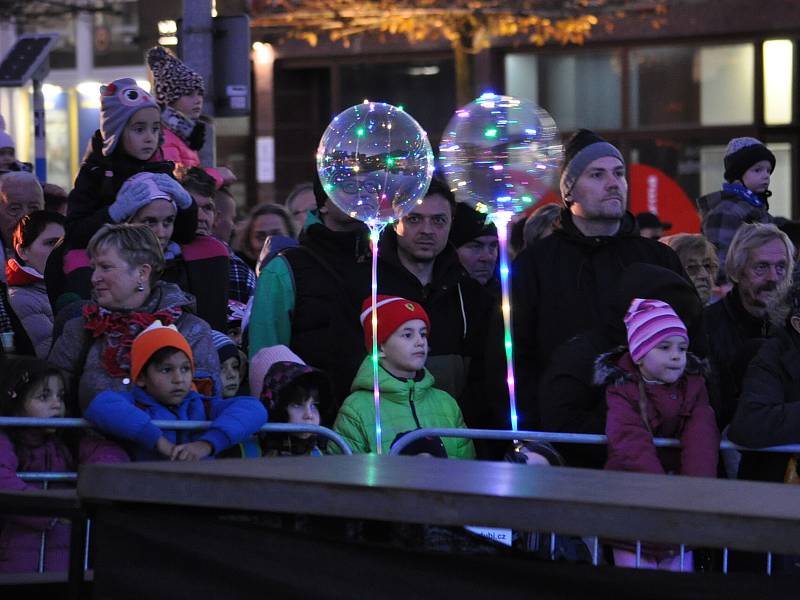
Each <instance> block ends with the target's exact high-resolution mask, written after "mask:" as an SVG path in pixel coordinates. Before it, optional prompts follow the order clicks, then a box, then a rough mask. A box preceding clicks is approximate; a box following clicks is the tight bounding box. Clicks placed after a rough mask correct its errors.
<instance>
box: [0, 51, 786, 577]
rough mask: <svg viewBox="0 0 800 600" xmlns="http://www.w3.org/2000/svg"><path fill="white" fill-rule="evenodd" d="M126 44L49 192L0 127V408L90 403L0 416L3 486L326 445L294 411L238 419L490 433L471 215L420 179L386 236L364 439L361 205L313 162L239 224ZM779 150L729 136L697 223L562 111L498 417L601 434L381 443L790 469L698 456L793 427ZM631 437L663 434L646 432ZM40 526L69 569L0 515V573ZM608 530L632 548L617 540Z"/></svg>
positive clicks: (197, 136) (766, 441)
mask: <svg viewBox="0 0 800 600" xmlns="http://www.w3.org/2000/svg"><path fill="white" fill-rule="evenodd" d="M147 62H148V66H149V67H150V70H151V75H152V81H153V86H152V89H153V90H154V93H153V94H151V93H149V92H147V91H145V90H144V89H142V88H140V87H139V86H138V85H137V84H136V82H135V81H134V80H133V79H130V78H122V79H117V80H115V81H113V82H111V83H109V84H107V85H104V86H102V87H101V89H100V104H101V111H100V127H99V129H98V130H97V132H96V133H95V135H94V136H93V137H92V139H91V140H90V142H89V146H88V148H87V152H86V155H85V157H84V160H83V163H82V165H81V168H80V172H79V173H78V176H77V178H76V180H75V184H74V187H73V189H72V190H70V191H69V193H68V194H67V193H66V192H65V191H64V190H59V189H58V188H57V186H53V185H52V184H43V183H42V182H39V181H38V180H37V179H36V177H35V176H34V175H33V174H31V172H30V168H29V165H26V164H24V163H21V162H19V161H18V160H17V158H16V154H15V146H14V140H13V139H12V138H11V137H10V136H9V135H8V134H7V133H5V132H4V131H0V146H2V147H0V171H2V175H0V236H2V245H0V251H1V252H3V253H4V260H5V264H6V269H5V272H4V274H3V277H2V289H0V341H2V352H3V358H2V361H3V363H2V365H0V371H1V372H0V414H2V415H3V416H22V417H39V418H43V417H44V418H52V417H64V416H66V415H69V416H82V417H84V418H86V419H87V420H88V421H89V422H91V423H92V424H93V426H94V429H92V430H89V431H85V432H82V433H81V434H80V435H79V436H77V437H76V436H72V435H68V434H66V433H65V432H64V431H62V430H59V429H49V428H23V429H14V428H8V429H5V430H4V431H0V488H2V489H28V488H31V487H36V485H37V484H33V483H25V482H24V481H23V480H22V479H20V478H19V477H18V476H17V472H18V471H31V470H33V471H46V470H53V471H62V470H68V469H74V468H75V466H76V465H77V464H79V463H88V462H124V461H129V460H158V459H165V460H199V459H206V458H213V457H226V458H240V459H246V458H251V457H258V456H270V457H272V456H286V455H309V456H317V455H321V454H326V453H332V452H336V451H337V448H336V447H335V446H334V445H332V444H327V443H326V441H325V440H324V439H322V438H318V437H317V436H316V435H315V434H314V433H313V431H307V432H304V433H294V434H281V435H275V434H272V435H267V434H264V433H263V432H259V430H260V428H261V426H262V425H263V424H264V423H266V422H267V421H269V422H288V423H293V424H298V425H312V426H317V425H325V426H328V427H332V428H333V429H334V430H335V431H337V432H338V433H339V434H341V435H342V437H343V438H344V439H345V440H346V441H347V443H348V444H349V445H350V447H351V448H352V449H353V451H354V452H376V451H378V450H380V451H381V452H383V453H388V452H389V451H390V450H391V448H392V447H393V445H394V444H395V443H396V442H397V440H399V439H400V438H402V437H403V436H404V435H405V434H407V433H408V432H409V431H412V430H415V429H419V428H426V427H449V428H463V427H471V428H501V429H508V428H509V427H510V421H509V414H508V400H507V387H506V377H505V373H506V368H505V351H504V347H503V344H504V342H503V329H502V327H503V325H502V315H501V312H500V286H499V281H498V265H497V260H498V233H497V229H496V227H495V225H493V224H491V223H487V222H486V218H485V215H482V214H480V213H478V212H476V211H475V210H473V209H472V208H470V207H469V206H467V205H465V204H460V203H457V202H456V201H455V197H454V195H453V192H452V191H451V190H450V188H449V186H448V185H447V183H446V182H445V181H444V180H443V179H442V178H441V177H440V176H439V175H434V177H433V180H432V181H431V184H430V187H429V189H428V191H427V193H426V195H425V197H424V198H423V199H422V200H421V201H420V202H418V203H415V204H414V206H413V208H412V209H411V211H410V212H409V213H408V214H405V215H403V216H402V217H401V218H399V219H398V220H397V222H396V223H395V224H393V225H392V226H390V227H387V228H386V229H385V230H384V231H383V234H382V236H381V239H380V242H379V253H378V300H377V304H376V306H375V309H374V310H376V311H377V320H378V329H377V340H376V342H377V347H378V349H379V371H380V373H379V385H380V402H381V407H380V408H381V410H380V414H381V429H382V438H381V447H380V449H379V448H378V440H377V438H376V432H375V405H374V398H373V391H372V390H373V375H372V369H373V363H372V360H371V355H370V352H371V349H372V346H373V331H372V326H371V323H372V316H373V315H372V311H373V307H372V305H371V302H370V292H371V277H370V267H371V255H370V244H369V232H368V230H367V228H366V226H365V225H364V224H363V223H362V222H360V221H357V220H355V219H353V218H351V217H350V216H348V215H347V214H345V213H344V212H342V210H340V209H339V208H338V207H337V206H336V204H334V203H333V202H332V201H331V199H330V198H329V197H328V196H327V195H326V194H325V192H324V191H323V189H322V187H321V185H320V183H319V180H318V178H317V179H314V181H313V182H304V183H299V184H298V185H297V187H296V188H295V189H294V190H293V191H292V193H291V194H290V195H289V197H288V198H287V199H286V200H285V202H284V203H283V204H280V203H269V204H263V205H259V206H256V207H255V208H253V209H252V210H251V211H250V212H249V214H248V215H247V216H246V218H243V219H242V220H240V219H239V218H238V214H237V213H238V205H237V201H236V198H235V197H234V195H233V194H232V192H231V187H230V186H231V184H232V183H233V182H234V181H235V175H234V174H233V173H232V172H231V171H230V170H229V169H226V168H222V167H217V166H214V165H204V164H202V162H201V161H200V157H199V156H200V155H199V150H201V149H202V147H203V145H204V143H205V123H204V121H203V120H202V119H200V118H199V117H200V114H201V112H202V105H203V92H204V82H203V80H202V78H201V77H199V76H198V75H197V74H196V73H194V72H193V71H192V70H191V69H189V68H188V67H187V66H186V65H185V64H183V63H182V62H181V61H180V60H178V59H177V58H175V57H174V56H172V55H171V54H169V53H168V52H166V51H164V50H163V49H161V48H154V49H153V50H151V51H150V52H149V53H148V56H147ZM775 168H776V164H775V157H774V155H773V154H772V152H770V150H769V149H768V148H767V147H766V146H765V145H764V144H763V143H761V142H760V141H759V140H756V139H754V138H736V139H734V140H731V142H730V144H729V145H728V149H727V152H726V155H725V160H724V179H725V183H724V184H723V185H722V189H721V190H720V191H719V192H715V193H713V194H710V195H708V196H704V197H702V198H700V199H699V200H698V210H699V211H700V215H701V217H702V229H703V233H702V234H686V233H679V234H676V235H668V236H666V237H664V235H663V234H664V233H667V232H668V230H669V228H670V224H669V223H663V222H661V221H660V219H659V218H658V217H657V216H656V215H652V214H643V215H639V216H637V217H634V215H632V214H631V213H629V212H628V211H627V210H626V208H627V201H628V186H627V180H626V164H625V159H624V157H623V155H622V154H621V152H620V151H619V150H618V149H617V148H616V147H615V146H614V145H612V144H611V143H609V142H608V141H606V140H604V139H602V138H601V137H600V136H598V135H597V134H595V133H593V132H591V131H588V130H580V131H578V132H577V133H576V134H575V135H573V136H572V137H571V138H570V139H569V141H568V142H567V143H566V145H565V159H564V163H563V168H562V173H561V179H560V182H559V187H560V192H561V199H562V200H563V204H562V205H555V204H548V205H545V206H541V207H539V208H538V209H537V210H535V211H534V212H533V213H532V214H530V215H524V218H522V219H520V220H518V221H517V222H516V223H515V224H514V225H513V226H512V229H513V230H512V234H511V241H512V248H511V251H512V253H513V254H514V256H515V258H514V262H513V267H512V306H513V335H514V345H515V358H516V364H515V371H516V377H517V385H518V414H519V423H520V428H521V429H524V430H544V431H552V432H565V433H597V434H607V436H608V446H607V448H606V447H580V446H571V447H570V446H566V445H563V446H558V447H552V446H550V445H547V444H542V443H533V442H527V443H518V444H515V445H514V446H513V447H512V448H511V449H508V448H505V447H501V446H499V445H496V444H493V443H488V442H480V441H478V442H477V443H475V444H473V442H472V441H470V440H468V439H465V438H464V439H461V438H446V439H440V438H438V437H433V438H430V437H429V438H424V439H422V440H418V441H417V442H414V443H412V444H409V445H408V446H406V447H405V449H404V450H403V453H404V454H412V455H418V456H419V455H422V456H428V457H435V458H454V459H456V458H457V459H474V458H476V457H477V458H481V459H485V460H503V458H504V457H505V459H506V460H511V461H513V462H524V463H528V464H531V465H558V466H561V465H567V466H579V467H588V468H598V469H602V468H605V469H613V470H623V471H634V472H644V473H659V474H671V473H675V474H682V475H690V476H703V477H717V476H719V477H729V478H736V477H740V478H745V479H761V480H768V481H795V480H797V479H798V478H800V476H799V475H798V473H797V464H796V461H794V462H792V461H789V460H788V456H786V455H776V454H763V453H761V454H758V455H755V454H747V453H745V454H744V455H742V454H740V453H739V452H733V451H730V452H725V453H723V454H722V456H720V452H719V442H720V439H726V438H727V439H730V440H732V441H734V442H736V443H738V444H741V445H743V446H749V447H764V446H772V445H778V444H789V443H798V442H800V426H798V425H800V411H798V410H797V409H798V407H800V403H795V401H796V399H797V398H798V395H797V394H798V391H797V390H798V389H800V388H799V387H798V386H800V370H799V368H798V366H797V365H798V364H800V362H798V357H799V356H800V355H799V354H798V353H799V352H800V285H793V284H792V281H793V278H792V275H793V271H794V265H795V258H796V251H795V245H794V244H793V242H792V241H791V239H790V237H789V236H788V235H787V234H786V233H784V231H783V229H787V230H788V231H792V229H791V227H789V228H787V227H784V225H786V223H783V222H777V221H778V220H777V219H775V218H773V217H772V216H771V215H770V213H769V204H768V197H769V195H770V192H769V180H770V175H771V173H772V171H773V170H774V169H775ZM311 170H312V165H311V164H310V165H309V172H311ZM310 179H311V177H310ZM790 224H791V223H790ZM796 404H797V405H796ZM795 413H797V414H795ZM158 420H162V421H163V420H166V421H180V420H203V421H210V422H211V426H210V428H208V429H207V430H202V431H181V430H179V431H174V430H162V429H160V428H159V427H157V426H156V425H154V423H153V421H158ZM655 437H676V438H679V439H680V440H681V444H682V445H681V448H680V449H678V450H675V451H667V452H665V451H662V450H657V449H656V448H655V446H654V445H653V438H655ZM420 460H422V459H420ZM43 531H44V532H46V533H47V545H48V548H47V553H46V554H47V568H48V569H63V568H65V567H66V546H67V540H68V527H67V526H66V525H65V524H63V523H62V522H60V521H59V520H57V519H41V518H36V519H31V518H17V517H12V516H4V517H3V518H2V524H0V538H1V539H2V542H0V572H8V571H26V570H27V571H31V570H35V568H36V564H37V561H38V544H39V541H40V539H41V533H42V532H43ZM610 547H611V549H612V550H613V552H611V553H610V554H611V556H613V560H614V562H616V564H619V565H632V564H633V561H634V558H633V554H632V551H631V548H630V547H628V546H627V545H626V544H625V543H624V542H620V541H616V542H613V543H612V544H611V546H610ZM643 552H644V554H643V558H642V564H643V565H647V566H650V567H652V568H662V569H672V570H675V569H677V568H678V563H677V560H676V549H675V548H667V547H656V546H653V547H650V546H646V547H645V548H644V549H643ZM691 561H692V558H691V555H690V556H689V565H690V566H689V567H687V568H689V569H690V568H691Z"/></svg>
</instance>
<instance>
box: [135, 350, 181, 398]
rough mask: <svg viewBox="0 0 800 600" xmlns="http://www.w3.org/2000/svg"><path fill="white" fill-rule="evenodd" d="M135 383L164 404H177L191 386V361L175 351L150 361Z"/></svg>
mask: <svg viewBox="0 0 800 600" xmlns="http://www.w3.org/2000/svg"><path fill="white" fill-rule="evenodd" d="M136 385H138V386H139V387H141V388H144V390H145V391H146V392H147V393H148V394H150V395H151V396H152V397H153V399H155V401H156V402H158V403H159V404H163V405H164V406H178V405H179V404H180V403H181V402H183V399H184V398H185V397H186V394H188V393H189V390H190V389H191V388H192V363H191V362H190V361H189V357H188V356H186V355H185V354H184V353H183V352H180V351H177V352H175V353H174V354H171V355H170V356H169V357H167V358H166V359H165V360H163V361H161V362H158V363H155V362H153V363H150V364H149V365H147V368H146V369H145V370H144V371H143V372H142V373H141V374H140V375H139V378H138V379H137V380H136Z"/></svg>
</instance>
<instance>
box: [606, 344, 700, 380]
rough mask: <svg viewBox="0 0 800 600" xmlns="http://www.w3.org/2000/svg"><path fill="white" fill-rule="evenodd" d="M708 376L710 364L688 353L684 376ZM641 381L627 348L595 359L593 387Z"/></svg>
mask: <svg viewBox="0 0 800 600" xmlns="http://www.w3.org/2000/svg"><path fill="white" fill-rule="evenodd" d="M708 374H709V365H708V362H707V361H706V360H704V359H701V358H699V357H698V356H696V355H695V354H693V353H691V352H687V353H686V369H685V371H684V376H686V375H700V376H702V377H707V376H708ZM640 379H641V375H640V374H639V370H638V368H637V367H636V365H635V364H634V362H633V359H632V358H631V355H630V353H629V352H628V348H627V347H626V346H618V347H617V348H614V349H613V350H611V351H609V352H604V353H603V354H600V355H599V356H598V357H597V358H595V361H594V372H593V376H592V384H593V385H597V386H607V385H622V384H623V383H628V382H636V381H639V380H640Z"/></svg>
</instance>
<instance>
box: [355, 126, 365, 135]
mask: <svg viewBox="0 0 800 600" xmlns="http://www.w3.org/2000/svg"><path fill="white" fill-rule="evenodd" d="M356 137H364V128H363V127H359V128H358V129H356Z"/></svg>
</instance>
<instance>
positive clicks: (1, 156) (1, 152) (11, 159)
mask: <svg viewBox="0 0 800 600" xmlns="http://www.w3.org/2000/svg"><path fill="white" fill-rule="evenodd" d="M15 162H17V155H16V152H15V151H14V148H11V147H7V148H0V170H3V171H8V170H9V169H10V168H11V166H12V165H13V164H14V163H15Z"/></svg>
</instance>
